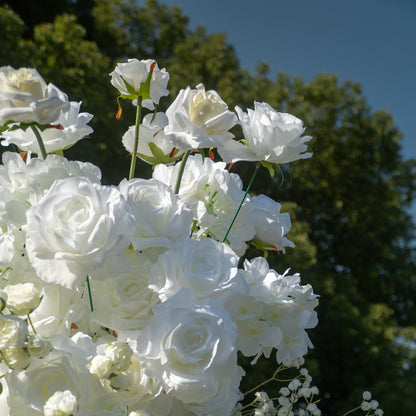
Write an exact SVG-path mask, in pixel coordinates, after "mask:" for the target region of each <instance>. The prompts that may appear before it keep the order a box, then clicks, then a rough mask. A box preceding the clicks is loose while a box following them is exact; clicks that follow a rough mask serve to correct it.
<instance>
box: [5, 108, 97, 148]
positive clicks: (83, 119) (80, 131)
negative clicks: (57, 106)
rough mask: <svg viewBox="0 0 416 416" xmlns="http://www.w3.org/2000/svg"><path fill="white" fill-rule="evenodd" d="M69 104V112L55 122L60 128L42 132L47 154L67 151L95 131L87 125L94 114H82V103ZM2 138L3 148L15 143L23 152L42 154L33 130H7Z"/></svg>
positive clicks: (51, 128)
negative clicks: (80, 110)
mask: <svg viewBox="0 0 416 416" xmlns="http://www.w3.org/2000/svg"><path fill="white" fill-rule="evenodd" d="M69 104H70V107H69V108H68V110H67V111H64V112H62V113H61V115H60V116H59V117H58V119H57V120H56V121H55V123H54V124H56V125H57V126H58V127H57V128H55V127H50V128H46V129H45V130H43V131H42V132H40V135H41V136H42V141H43V144H44V145H45V149H46V152H47V153H52V152H56V151H58V150H65V149H67V148H68V147H71V146H72V145H74V144H75V143H76V142H78V141H79V140H81V139H82V138H84V137H86V136H88V135H89V134H91V133H92V132H93V129H92V128H91V127H90V126H88V124H87V123H88V122H89V121H90V120H91V119H92V117H93V116H92V114H89V113H80V112H79V109H80V106H81V103H80V102H79V103H77V102H70V103H69ZM2 136H3V138H4V140H3V141H2V142H1V144H2V145H3V146H9V145H10V144H12V143H13V144H15V145H16V146H17V147H18V148H19V149H21V150H24V151H27V152H33V153H37V154H40V153H41V151H40V148H39V144H38V141H37V139H36V136H35V134H34V133H33V131H32V130H31V129H27V130H26V131H23V130H20V129H19V130H13V131H10V130H6V131H5V132H3V133H2Z"/></svg>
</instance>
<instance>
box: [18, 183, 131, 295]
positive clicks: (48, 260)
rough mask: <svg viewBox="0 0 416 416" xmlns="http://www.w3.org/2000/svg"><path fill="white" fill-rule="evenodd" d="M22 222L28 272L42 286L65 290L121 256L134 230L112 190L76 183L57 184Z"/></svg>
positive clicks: (120, 197) (120, 201) (123, 206)
mask: <svg viewBox="0 0 416 416" xmlns="http://www.w3.org/2000/svg"><path fill="white" fill-rule="evenodd" d="M26 217H27V225H26V227H25V229H26V233H27V239H26V249H27V253H28V256H29V260H30V262H31V264H32V266H33V267H34V268H35V270H36V272H37V273H38V275H39V277H40V278H41V279H42V280H44V281H45V282H54V283H58V284H61V285H63V286H66V287H69V288H73V287H75V286H76V285H78V284H79V283H81V282H83V281H84V280H85V278H86V276H87V275H88V274H90V273H91V272H93V271H96V269H98V268H102V267H103V266H104V262H105V260H106V257H108V256H109V255H118V254H121V253H122V252H123V251H124V250H125V249H126V248H127V247H128V246H129V244H130V242H131V237H132V235H133V233H134V228H135V224H134V218H133V216H132V214H131V212H130V209H129V207H128V205H127V204H126V202H125V200H124V198H123V197H122V196H121V194H120V192H119V191H118V190H117V189H115V188H112V187H104V186H100V185H98V184H95V183H91V182H90V181H89V180H87V179H85V178H80V177H77V178H67V179H63V180H59V181H56V182H55V183H54V184H53V185H52V187H51V188H50V189H49V191H48V192H47V194H46V195H45V196H44V197H43V198H42V200H41V201H40V202H39V203H38V204H36V205H33V206H32V207H31V208H30V209H29V211H28V212H27V215H26ZM104 277H106V276H104Z"/></svg>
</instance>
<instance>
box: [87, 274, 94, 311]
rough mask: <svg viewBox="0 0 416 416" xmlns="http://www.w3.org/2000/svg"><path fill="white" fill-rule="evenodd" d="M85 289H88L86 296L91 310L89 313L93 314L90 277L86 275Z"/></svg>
mask: <svg viewBox="0 0 416 416" xmlns="http://www.w3.org/2000/svg"><path fill="white" fill-rule="evenodd" d="M87 287H88V296H89V298H90V308H91V312H94V306H93V304H92V294H91V287H90V277H89V276H88V275H87Z"/></svg>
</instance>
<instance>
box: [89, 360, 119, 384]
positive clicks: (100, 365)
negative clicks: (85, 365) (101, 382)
mask: <svg viewBox="0 0 416 416" xmlns="http://www.w3.org/2000/svg"><path fill="white" fill-rule="evenodd" d="M113 368H114V363H113V361H112V360H111V358H110V357H107V356H106V355H96V356H95V357H94V358H93V359H92V360H91V362H90V373H91V374H95V375H96V376H97V377H98V378H100V379H106V378H108V377H109V376H110V374H111V373H112V372H113Z"/></svg>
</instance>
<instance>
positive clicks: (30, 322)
mask: <svg viewBox="0 0 416 416" xmlns="http://www.w3.org/2000/svg"><path fill="white" fill-rule="evenodd" d="M27 320H28V322H29V324H30V326H31V328H32V331H33V333H34V334H37V332H36V329H35V327H34V326H33V322H32V320H31V319H30V316H29V314H27Z"/></svg>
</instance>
